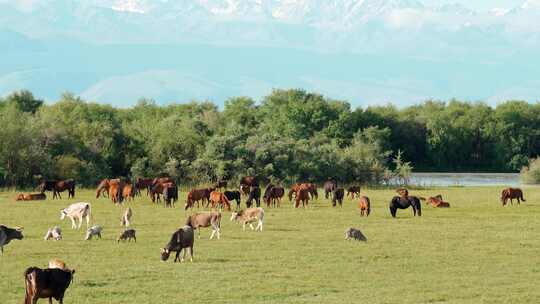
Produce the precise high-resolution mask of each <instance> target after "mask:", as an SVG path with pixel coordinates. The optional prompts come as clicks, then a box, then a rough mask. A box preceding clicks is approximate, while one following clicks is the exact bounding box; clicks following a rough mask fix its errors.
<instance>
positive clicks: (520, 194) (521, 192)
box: [519, 191, 525, 202]
mask: <svg viewBox="0 0 540 304" xmlns="http://www.w3.org/2000/svg"><path fill="white" fill-rule="evenodd" d="M519 196H520V198H521V200H522V201H524V202H525V199H524V198H523V191H519Z"/></svg>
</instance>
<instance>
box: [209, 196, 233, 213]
mask: <svg viewBox="0 0 540 304" xmlns="http://www.w3.org/2000/svg"><path fill="white" fill-rule="evenodd" d="M210 202H212V208H216V207H217V206H218V205H219V207H220V208H221V207H223V206H225V209H227V211H231V204H230V203H229V200H228V199H227V197H226V196H225V194H223V193H221V192H218V191H212V193H210Z"/></svg>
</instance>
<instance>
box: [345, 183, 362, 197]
mask: <svg viewBox="0 0 540 304" xmlns="http://www.w3.org/2000/svg"><path fill="white" fill-rule="evenodd" d="M349 195H350V196H351V199H354V197H355V195H356V197H360V186H351V187H349V188H347V197H349Z"/></svg>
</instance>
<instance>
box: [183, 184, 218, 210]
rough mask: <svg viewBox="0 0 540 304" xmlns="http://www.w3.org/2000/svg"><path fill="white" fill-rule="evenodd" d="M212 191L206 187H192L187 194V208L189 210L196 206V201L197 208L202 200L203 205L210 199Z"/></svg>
mask: <svg viewBox="0 0 540 304" xmlns="http://www.w3.org/2000/svg"><path fill="white" fill-rule="evenodd" d="M211 192H212V191H209V189H208V188H204V189H191V190H190V191H189V193H188V195H187V200H186V205H185V207H184V208H185V210H188V209H189V208H193V206H195V203H197V208H199V207H200V201H201V200H202V203H203V206H204V202H205V201H206V202H208V201H209V200H210V193H211Z"/></svg>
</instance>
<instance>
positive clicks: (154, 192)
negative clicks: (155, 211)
mask: <svg viewBox="0 0 540 304" xmlns="http://www.w3.org/2000/svg"><path fill="white" fill-rule="evenodd" d="M174 186H176V184H175V183H174V182H163V183H161V182H158V183H157V184H155V185H153V186H152V189H150V198H151V199H152V203H156V202H157V203H159V202H160V201H161V198H160V195H161V194H163V190H164V189H165V187H174Z"/></svg>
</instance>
